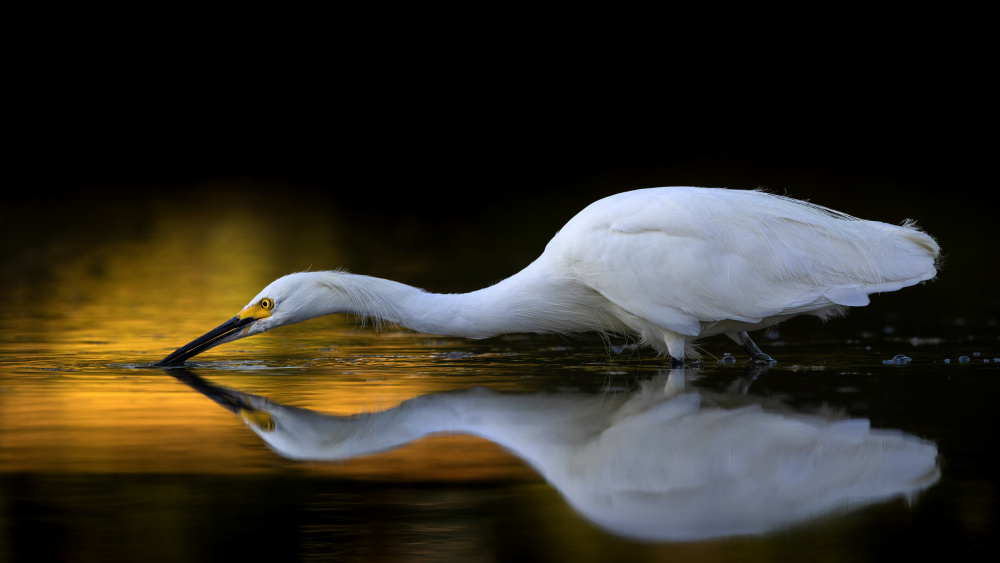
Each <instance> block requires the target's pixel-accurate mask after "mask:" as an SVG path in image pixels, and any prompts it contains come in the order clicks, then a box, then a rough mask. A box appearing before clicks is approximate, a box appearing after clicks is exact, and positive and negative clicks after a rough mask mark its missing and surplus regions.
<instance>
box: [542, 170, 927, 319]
mask: <svg viewBox="0 0 1000 563" xmlns="http://www.w3.org/2000/svg"><path fill="white" fill-rule="evenodd" d="M550 249H551V250H554V251H556V254H557V255H560V256H562V257H563V259H564V264H563V265H564V268H565V269H566V270H567V271H568V274H569V275H572V276H574V277H576V278H577V279H579V280H580V281H582V282H584V283H586V284H587V285H588V286H590V287H591V288H593V289H594V290H596V291H598V292H600V293H601V294H602V295H603V296H604V297H606V298H607V299H609V300H610V301H612V302H613V303H615V304H616V305H618V306H619V307H621V308H622V309H624V310H626V311H628V312H629V313H632V314H634V315H637V316H640V317H642V318H645V319H647V320H649V321H652V322H654V323H656V324H658V325H659V326H662V327H664V328H667V329H670V330H673V331H675V332H678V333H680V334H686V335H692V336H693V335H696V334H698V332H699V330H700V322H712V321H720V320H726V319H731V320H737V321H742V322H748V323H756V322H760V321H761V320H762V319H763V318H766V317H773V316H779V315H791V314H798V313H804V312H809V311H814V310H817V309H821V308H824V307H829V306H833V305H850V306H857V305H865V304H867V303H868V297H867V296H868V294H869V293H873V292H878V291H891V290H894V289H899V288H901V287H904V286H906V285H912V284H914V283H917V282H918V281H921V280H924V279H929V278H931V277H933V276H934V274H935V269H934V260H935V257H936V255H937V245H936V244H935V243H934V241H933V239H931V238H930V237H928V236H927V235H925V234H924V233H922V232H920V231H918V230H916V229H913V228H911V227H909V226H908V225H904V226H901V227H899V226H893V225H887V224H884V223H878V222H874V221H862V220H858V219H855V218H853V217H850V216H847V215H844V214H841V213H838V212H835V211H831V210H829V209H826V208H822V207H819V206H815V205H811V204H808V203H805V202H800V201H798V200H793V199H789V198H784V197H779V196H774V195H771V194H766V193H763V192H751V191H738V190H714V189H698V188H654V189H650V190H639V191H636V192H627V193H625V194H618V195H616V196H611V197H609V198H606V199H604V200H601V201H599V202H597V203H595V204H594V205H591V206H590V207H588V208H587V209H585V210H584V211H582V212H581V213H580V214H578V215H577V216H576V217H574V218H573V219H572V220H571V221H570V222H569V223H568V224H567V225H566V227H565V228H564V229H563V230H562V231H561V232H560V233H559V234H558V235H557V236H556V237H555V238H554V239H553V241H552V243H550Z"/></svg>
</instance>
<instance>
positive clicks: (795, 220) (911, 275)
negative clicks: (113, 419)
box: [160, 187, 938, 365]
mask: <svg viewBox="0 0 1000 563" xmlns="http://www.w3.org/2000/svg"><path fill="white" fill-rule="evenodd" d="M937 257H938V245H937V243H936V242H935V241H934V239H933V238H931V237H930V236H928V235H927V234H925V233H924V232H922V231H920V230H919V229H917V228H916V226H915V225H914V224H913V222H911V221H906V222H904V223H903V224H902V225H900V226H896V225H889V224H886V223H880V222H877V221H866V220H861V219H857V218H854V217H851V216H849V215H846V214H844V213H840V212H837V211H833V210H831V209H827V208H825V207H820V206H818V205H813V204H811V203H807V202H803V201H799V200H795V199H791V198H788V197H784V196H778V195H773V194H769V193H766V192H762V191H747V190H728V189H723V188H693V187H668V188H650V189H642V190H635V191H630V192H624V193H620V194H617V195H613V196H610V197H606V198H604V199H601V200H599V201H597V202H595V203H592V204H591V205H589V206H588V207H587V208H585V209H584V210H583V211H581V212H580V213H579V214H577V215H576V216H575V217H573V218H572V219H570V221H569V222H568V223H567V224H566V225H565V226H564V227H563V228H562V230H560V231H559V232H558V233H557V234H556V235H555V237H553V238H552V240H551V241H550V242H549V243H548V245H547V246H546V247H545V251H544V252H543V253H542V255H541V256H540V257H539V258H538V259H537V260H535V261H534V262H532V263H531V264H530V265H528V267H526V268H525V269H523V270H521V271H520V272H518V273H517V274H515V275H513V276H511V277H509V278H507V279H505V280H503V281H501V282H499V283H497V284H496V285H493V286H491V287H487V288H485V289H481V290H479V291H473V292H471V293H464V294H435V293H428V292H425V291H423V290H421V289H417V288H414V287H411V286H408V285H405V284H402V283H398V282H394V281H389V280H385V279H379V278H373V277H369V276H362V275H355V274H349V273H346V272H342V271H325V272H299V273H295V274H290V275H287V276H284V277H282V278H279V279H277V280H275V281H274V282H272V283H271V284H270V285H268V286H267V287H266V288H264V290H263V291H261V292H260V294H258V295H257V296H256V297H254V298H253V300H251V301H250V303H249V304H247V306H246V307H244V308H243V310H242V311H240V312H239V314H237V315H236V316H235V317H233V318H232V319H230V320H228V321H226V322H225V323H223V324H222V325H221V326H219V327H217V328H216V329H214V330H212V331H211V332H209V333H207V334H205V335H204V336H202V337H200V338H198V339H196V340H194V341H193V342H191V343H189V344H187V345H186V346H184V347H182V348H180V349H178V350H177V351H175V352H174V353H172V354H170V355H168V356H167V357H166V358H164V359H163V360H162V361H161V362H160V365H171V364H177V363H182V362H183V361H184V360H185V359H187V358H190V357H191V356H194V355H196V354H199V353H201V352H204V351H205V350H208V349H209V348H212V347H214V346H218V345H219V344H223V343H225V342H231V341H233V340H236V339H239V338H245V337H247V336H252V335H254V334H258V333H260V332H264V331H266V330H270V329H272V328H276V327H279V326H282V325H287V324H291V323H297V322H301V321H305V320H308V319H312V318H315V317H319V316H322V315H330V314H335V313H351V314H355V315H359V316H363V317H372V318H374V319H376V320H378V321H380V322H391V323H396V324H399V325H401V326H404V327H406V328H409V329H412V330H415V331H417V332H422V333H427V334H440V335H448V336H461V337H467V338H485V337H489V336H495V335H499V334H505V333H518V332H539V333H562V334H571V333H581V332H588V331H601V332H606V333H621V334H630V335H635V336H637V337H638V338H639V340H640V342H641V343H642V344H644V345H647V346H649V347H651V348H652V349H653V350H655V351H656V352H657V353H659V354H660V355H664V356H667V355H669V357H670V358H671V361H672V363H673V364H675V365H680V364H683V361H684V358H685V357H692V358H697V357H699V354H698V352H697V351H696V349H695V346H694V344H693V343H694V341H695V340H696V339H698V338H701V337H706V336H711V335H715V334H725V335H727V336H729V337H730V338H732V339H733V340H734V341H735V342H736V343H738V344H739V345H740V346H742V347H743V348H744V349H745V350H746V351H747V352H748V353H749V354H750V356H751V358H752V359H753V360H755V361H757V362H763V363H770V362H772V360H771V358H770V357H769V356H768V355H766V354H764V353H763V352H762V351H761V350H760V349H759V348H758V347H757V345H756V344H754V342H753V341H752V340H751V339H750V337H749V335H748V334H747V331H750V330H754V329H758V328H765V327H768V326H771V325H774V324H776V323H778V322H780V321H783V320H785V319H788V318H790V317H793V316H796V315H802V314H808V315H815V316H817V317H820V318H821V319H827V318H830V317H832V316H835V315H837V314H840V313H842V312H843V311H844V310H845V308H846V307H856V306H862V305H867V304H868V302H869V299H868V295H869V294H871V293H878V292H885V291H895V290H897V289H900V288H902V287H906V286H910V285H914V284H916V283H919V282H921V281H924V280H929V279H931V278H933V277H934V276H935V275H936V273H937V271H936V269H935V266H936V262H937Z"/></svg>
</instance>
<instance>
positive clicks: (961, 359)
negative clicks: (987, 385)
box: [958, 356, 969, 364]
mask: <svg viewBox="0 0 1000 563" xmlns="http://www.w3.org/2000/svg"><path fill="white" fill-rule="evenodd" d="M958 363H960V364H967V363H969V357H968V356H959V358H958Z"/></svg>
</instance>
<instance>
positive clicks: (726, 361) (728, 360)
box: [719, 354, 736, 364]
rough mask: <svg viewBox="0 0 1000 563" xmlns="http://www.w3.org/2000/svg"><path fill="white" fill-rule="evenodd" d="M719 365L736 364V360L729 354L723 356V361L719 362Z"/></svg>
mask: <svg viewBox="0 0 1000 563" xmlns="http://www.w3.org/2000/svg"><path fill="white" fill-rule="evenodd" d="M719 363H720V364H735V363H736V358H734V357H732V356H730V355H729V354H726V355H724V356H722V359H721V360H719Z"/></svg>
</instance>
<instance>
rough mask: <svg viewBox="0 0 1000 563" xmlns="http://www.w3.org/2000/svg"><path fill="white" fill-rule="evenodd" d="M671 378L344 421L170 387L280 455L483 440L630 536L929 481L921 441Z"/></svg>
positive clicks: (903, 491) (665, 535) (671, 534)
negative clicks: (439, 439) (462, 437)
mask: <svg viewBox="0 0 1000 563" xmlns="http://www.w3.org/2000/svg"><path fill="white" fill-rule="evenodd" d="M683 376H684V372H683V370H673V371H672V373H671V378H672V380H671V381H670V382H669V383H668V384H666V385H665V384H664V383H665V380H664V379H663V378H660V379H656V380H653V381H651V382H648V383H647V384H646V385H644V389H643V391H642V392H637V393H631V394H615V395H598V396H593V395H583V394H559V395H545V394H542V395H503V394H497V393H494V392H490V391H487V390H484V389H475V390H470V391H464V392H455V393H445V394H435V395H424V396H420V397H417V398H414V399H411V400H409V401H406V402H404V403H402V404H400V405H399V406H397V407H395V408H392V409H389V410H386V411H384V412H379V413H371V414H363V415H357V416H351V417H339V416H330V415H322V414H319V413H316V412H312V411H309V410H306V409H300V408H293V407H287V406H283V405H280V404H276V403H274V402H272V401H269V400H267V399H265V398H262V397H258V396H254V395H247V394H243V393H238V392H235V391H231V390H227V389H224V388H219V387H215V386H212V385H210V384H207V383H205V382H203V381H202V380H199V379H197V378H192V377H190V376H182V377H181V379H182V380H185V381H187V382H188V383H189V384H191V385H192V386H194V387H195V388H198V389H199V390H201V391H202V392H203V393H205V394H206V395H208V396H210V397H212V398H213V399H215V400H216V401H218V402H219V403H220V404H223V405H225V406H227V408H229V409H230V410H233V411H235V412H238V413H239V414H240V415H241V416H242V418H243V419H244V421H246V423H247V425H248V426H249V427H250V428H252V429H253V430H254V431H255V432H256V433H257V434H258V435H259V436H260V437H261V438H262V439H263V440H264V441H265V442H266V443H267V444H268V445H269V446H270V447H271V448H272V449H273V450H274V451H276V452H277V453H279V454H281V455H282V456H285V457H288V458H292V459H302V460H343V459H347V458H351V457H355V456H361V455H365V454H369V453H373V452H378V451H383V450H386V449H390V448H396V447H399V446H403V445H405V444H407V443H409V442H411V441H413V440H416V439H418V438H420V437H422V436H426V435H428V434H434V433H465V434H474V435H477V436H481V437H483V438H486V439H488V440H491V441H493V442H496V443H498V444H500V445H501V446H503V447H504V448H506V449H508V450H509V451H511V452H513V453H514V454H515V455H517V456H519V457H520V458H522V459H524V460H525V461H526V462H527V463H529V464H530V465H531V466H532V467H533V468H534V469H535V470H536V471H538V472H539V473H540V474H541V475H542V476H543V477H544V478H545V479H546V480H548V482H549V483H551V484H552V485H553V486H554V487H555V488H556V489H558V490H559V491H560V492H561V493H562V495H563V496H564V497H565V498H566V500H567V501H568V502H569V504H570V505H572V506H573V507H574V508H575V509H576V510H577V511H579V512H580V513H581V514H583V515H584V516H585V517H586V518H588V519H589V520H590V521H592V522H594V523H596V524H598V525H600V526H602V527H604V528H606V529H608V530H610V531H612V532H614V533H616V534H619V535H623V536H628V537H632V538H641V539H649V540H693V539H699V538H707V537H718V536H729V535H744V534H762V533H766V532H770V531H773V530H777V529H780V528H783V527H786V526H790V525H793V524H796V523H799V522H803V521H806V520H809V519H812V518H816V517H819V516H822V515H825V514H829V513H832V512H836V511H839V510H844V509H849V508H854V507H857V506H861V505H865V504H869V503H873V502H878V501H882V500H886V499H889V498H893V497H898V496H905V497H910V496H912V495H914V494H916V493H917V492H918V491H920V490H922V489H924V488H926V487H929V486H930V485H932V484H933V483H934V482H935V481H936V480H937V479H938V477H939V469H938V465H937V449H936V447H935V445H934V444H933V443H930V442H926V441H923V440H921V439H919V438H917V437H915V436H911V435H907V434H904V433H902V432H899V431H894V430H874V429H872V428H870V426H869V423H868V421H867V420H863V419H852V420H833V419H831V418H827V417H821V416H814V415H805V414H797V413H791V412H788V411H787V410H784V411H777V410H772V409H771V408H769V407H765V406H763V405H761V404H759V403H756V402H754V400H753V399H752V398H749V397H742V398H741V397H733V396H729V395H718V396H716V395H710V394H707V393H699V392H685V391H684V390H683V383H682V381H683V380H682V378H683ZM678 378H681V381H678Z"/></svg>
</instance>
